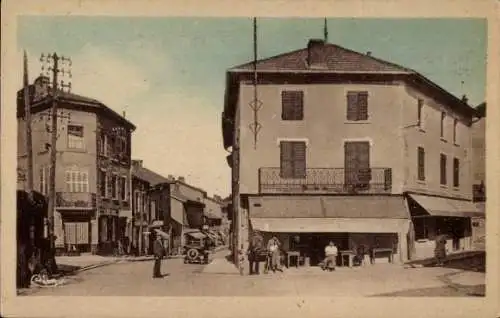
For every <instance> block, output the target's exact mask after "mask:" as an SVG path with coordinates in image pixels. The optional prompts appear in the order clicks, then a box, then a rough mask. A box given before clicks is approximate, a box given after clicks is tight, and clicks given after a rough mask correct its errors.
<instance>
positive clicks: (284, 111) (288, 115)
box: [280, 89, 305, 121]
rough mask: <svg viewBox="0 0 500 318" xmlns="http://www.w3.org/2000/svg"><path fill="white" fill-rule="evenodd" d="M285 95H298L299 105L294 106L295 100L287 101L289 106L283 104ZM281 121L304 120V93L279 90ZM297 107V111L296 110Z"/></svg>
mask: <svg viewBox="0 0 500 318" xmlns="http://www.w3.org/2000/svg"><path fill="white" fill-rule="evenodd" d="M286 94H298V95H300V103H299V104H300V105H298V104H295V100H293V99H292V101H290V100H288V102H289V103H291V104H285V95H286ZM280 96H281V120H283V121H302V120H304V103H305V92H304V90H302V89H283V90H281V94H280ZM292 107H299V109H298V110H297V109H296V108H292Z"/></svg>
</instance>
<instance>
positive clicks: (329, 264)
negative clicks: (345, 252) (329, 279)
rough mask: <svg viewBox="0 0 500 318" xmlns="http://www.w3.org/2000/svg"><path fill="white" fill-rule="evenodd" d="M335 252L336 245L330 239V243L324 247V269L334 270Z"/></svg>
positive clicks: (336, 250) (336, 251) (336, 252)
mask: <svg viewBox="0 0 500 318" xmlns="http://www.w3.org/2000/svg"><path fill="white" fill-rule="evenodd" d="M337 254H338V249H337V247H336V246H335V244H334V243H333V242H332V241H330V243H329V244H328V245H327V246H326V247H325V260H324V261H323V262H324V266H325V269H328V270H330V271H334V270H335V266H336V265H337V264H336V263H337Z"/></svg>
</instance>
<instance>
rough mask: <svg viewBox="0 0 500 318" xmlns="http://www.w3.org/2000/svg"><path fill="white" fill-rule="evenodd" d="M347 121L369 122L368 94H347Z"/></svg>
mask: <svg viewBox="0 0 500 318" xmlns="http://www.w3.org/2000/svg"><path fill="white" fill-rule="evenodd" d="M347 120H349V121H358V120H368V92H348V93H347Z"/></svg>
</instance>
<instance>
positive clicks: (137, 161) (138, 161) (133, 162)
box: [132, 160, 142, 168]
mask: <svg viewBox="0 0 500 318" xmlns="http://www.w3.org/2000/svg"><path fill="white" fill-rule="evenodd" d="M132 165H133V166H134V167H140V168H142V160H132Z"/></svg>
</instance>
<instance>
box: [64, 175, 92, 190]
mask: <svg viewBox="0 0 500 318" xmlns="http://www.w3.org/2000/svg"><path fill="white" fill-rule="evenodd" d="M66 191H67V192H89V181H88V173H87V172H86V171H79V170H67V171H66Z"/></svg>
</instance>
